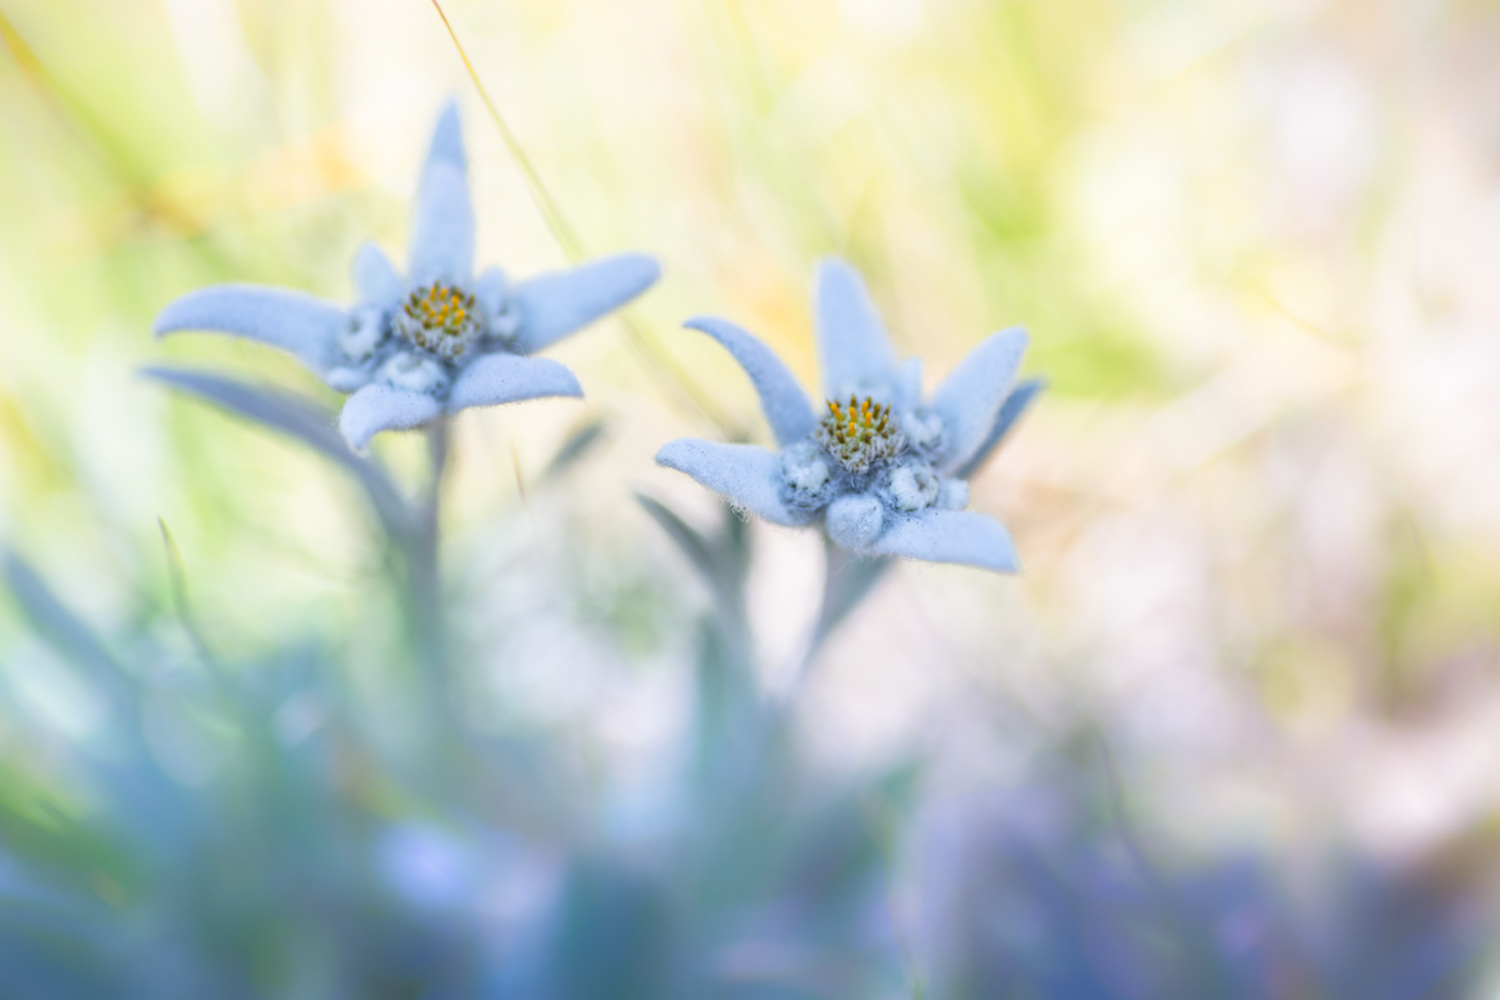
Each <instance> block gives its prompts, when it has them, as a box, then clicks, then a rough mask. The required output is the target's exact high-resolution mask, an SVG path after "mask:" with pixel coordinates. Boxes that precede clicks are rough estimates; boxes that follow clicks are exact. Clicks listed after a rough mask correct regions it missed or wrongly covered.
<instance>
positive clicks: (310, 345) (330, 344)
mask: <svg viewBox="0 0 1500 1000" xmlns="http://www.w3.org/2000/svg"><path fill="white" fill-rule="evenodd" d="M348 322H349V316H348V314H347V313H346V312H345V311H344V310H343V309H340V308H339V307H338V306H335V305H333V304H331V303H328V302H324V301H323V300H322V299H318V298H314V297H313V296H311V295H308V294H306V293H304V292H294V291H289V290H287V289H284V288H269V287H266V286H263V285H211V286H209V287H208V288H200V289H198V290H197V291H193V292H188V293H187V294H186V295H184V296H183V297H182V298H180V299H178V300H177V301H175V302H173V303H172V304H171V305H169V306H167V307H166V308H165V309H163V310H162V311H161V313H160V314H158V315H157V317H156V323H155V325H154V326H153V327H152V330H153V332H155V334H156V335H157V336H158V337H160V336H162V335H164V334H168V333H176V332H177V331H179V330H212V331H215V332H217V333H228V334H233V335H234V336H236V337H245V338H247V339H249V340H258V341H260V342H261V343H263V344H270V345H271V346H272V347H279V348H281V349H282V350H283V351H289V352H291V353H292V354H295V355H296V356H297V357H298V358H299V359H301V361H302V363H303V364H305V365H307V367H309V368H311V369H312V370H313V371H314V372H317V373H318V374H319V375H322V374H323V373H324V372H326V371H327V370H328V369H329V368H330V367H332V366H333V364H334V362H335V361H336V360H338V358H339V351H338V338H339V333H340V332H341V331H342V330H343V329H344V327H345V326H346V325H347V324H348Z"/></svg>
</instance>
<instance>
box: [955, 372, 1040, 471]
mask: <svg viewBox="0 0 1500 1000" xmlns="http://www.w3.org/2000/svg"><path fill="white" fill-rule="evenodd" d="M1046 387H1047V383H1046V382H1044V381H1043V380H1042V379H1039V378H1029V379H1026V380H1025V381H1024V382H1020V383H1018V384H1017V385H1016V387H1015V388H1014V389H1012V390H1011V391H1010V393H1009V395H1007V396H1006V397H1005V402H1004V403H1001V404H1000V412H999V413H997V414H995V422H994V423H993V424H991V425H990V432H989V434H988V435H986V436H985V439H984V443H983V444H981V445H980V446H979V447H978V448H977V449H975V451H974V454H973V456H972V457H971V458H970V459H969V460H968V461H967V462H965V463H964V464H963V465H962V466H961V467H960V468H959V469H958V471H957V473H956V474H957V475H958V476H959V477H960V478H961V479H968V478H969V477H970V476H972V475H974V473H975V472H977V471H979V467H980V466H982V465H983V464H984V463H985V460H986V459H988V458H989V457H990V455H991V454H993V453H994V451H995V449H996V448H998V447H1000V442H1002V441H1004V440H1005V437H1006V435H1008V434H1009V433H1010V429H1011V428H1012V427H1014V426H1015V425H1016V421H1017V420H1020V419H1021V416H1022V415H1023V414H1024V413H1025V412H1026V411H1027V410H1029V409H1030V408H1031V404H1032V403H1033V402H1035V401H1036V398H1037V396H1040V395H1041V393H1042V390H1043V389H1045V388H1046Z"/></svg>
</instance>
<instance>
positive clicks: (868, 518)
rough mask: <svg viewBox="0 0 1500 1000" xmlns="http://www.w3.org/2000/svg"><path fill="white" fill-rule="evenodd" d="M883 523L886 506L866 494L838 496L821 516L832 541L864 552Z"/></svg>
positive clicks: (852, 549) (854, 550) (877, 534)
mask: <svg viewBox="0 0 1500 1000" xmlns="http://www.w3.org/2000/svg"><path fill="white" fill-rule="evenodd" d="M884 522H885V509H884V508H883V507H881V506H880V501H879V500H877V499H875V498H874V497H872V496H870V495H869V494H868V493H855V494H852V495H850V496H842V497H839V498H838V499H837V500H835V501H834V502H833V503H831V504H829V505H828V513H827V514H826V515H825V517H824V519H823V524H824V526H825V527H826V528H827V529H828V537H829V538H831V539H833V542H834V544H835V545H838V546H840V547H842V548H846V549H849V550H850V551H852V552H865V551H867V550H868V549H869V547H870V543H871V542H873V541H874V540H875V539H876V538H877V537H878V536H879V535H880V528H881V525H882V524H884Z"/></svg>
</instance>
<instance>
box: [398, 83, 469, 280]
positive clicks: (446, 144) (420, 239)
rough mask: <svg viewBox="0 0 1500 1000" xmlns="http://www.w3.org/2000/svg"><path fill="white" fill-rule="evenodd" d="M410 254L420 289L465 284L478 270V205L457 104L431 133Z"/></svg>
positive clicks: (412, 274)
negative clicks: (473, 197)
mask: <svg viewBox="0 0 1500 1000" xmlns="http://www.w3.org/2000/svg"><path fill="white" fill-rule="evenodd" d="M408 253H409V258H408V259H409V262H410V263H409V266H408V271H409V273H410V276H411V280H412V281H413V282H414V283H416V284H425V283H427V282H430V281H450V282H461V281H466V280H468V278H469V276H470V274H471V273H472V272H473V269H474V206H473V204H472V202H471V201H470V199H469V180H468V167H467V164H466V162H465V159H464V147H463V131H462V128H461V126H460V125H459V121H458V106H457V105H456V104H449V105H448V107H447V108H445V109H444V110H443V114H442V117H441V118H439V119H438V124H437V129H436V130H435V131H434V132H433V136H432V146H431V148H430V149H429V151H428V154H427V163H426V165H425V166H424V167H423V168H422V180H421V183H420V184H419V186H418V188H417V207H416V217H415V219H414V221H413V226H412V237H411V246H410V247H409V249H408Z"/></svg>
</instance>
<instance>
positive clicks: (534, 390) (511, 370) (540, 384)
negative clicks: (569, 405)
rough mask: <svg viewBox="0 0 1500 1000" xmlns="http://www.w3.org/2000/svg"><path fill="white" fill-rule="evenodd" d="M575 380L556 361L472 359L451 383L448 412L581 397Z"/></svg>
mask: <svg viewBox="0 0 1500 1000" xmlns="http://www.w3.org/2000/svg"><path fill="white" fill-rule="evenodd" d="M582 395H583V389H582V388H580V387H579V385H578V379H576V378H574V377H573V373H572V372H570V371H568V370H567V369H566V368H564V367H563V366H562V365H560V364H558V363H557V362H556V361H552V360H550V359H548V358H526V357H521V356H520V355H518V354H506V353H504V352H497V353H495V354H485V355H482V356H481V357H478V358H475V359H474V360H473V361H471V362H470V363H469V364H468V365H467V366H465V367H464V369H463V370H462V371H460V372H459V373H458V377H457V378H455V379H454V380H453V389H452V391H451V392H450V393H449V394H448V412H449V413H457V412H458V411H459V410H463V409H467V408H468V407H471V406H496V405H498V404H500V403H517V402H520V401H521V400H523V399H538V398H540V397H542V396H575V397H576V396H582Z"/></svg>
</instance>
